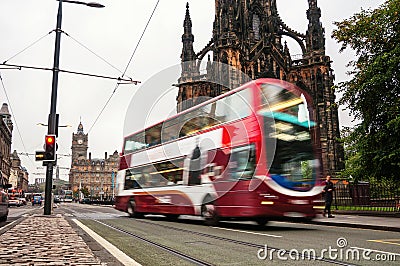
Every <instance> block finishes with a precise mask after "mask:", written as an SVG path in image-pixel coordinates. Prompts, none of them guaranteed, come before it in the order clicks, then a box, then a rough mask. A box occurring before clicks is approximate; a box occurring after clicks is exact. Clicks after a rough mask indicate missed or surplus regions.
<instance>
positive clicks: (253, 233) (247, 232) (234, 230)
mask: <svg viewBox="0 0 400 266" xmlns="http://www.w3.org/2000/svg"><path fill="white" fill-rule="evenodd" d="M212 228H216V229H221V230H227V231H233V232H239V233H246V234H252V235H260V236H269V237H282V236H278V235H270V234H263V233H256V232H249V231H242V230H236V229H229V228H222V227H215V226H212Z"/></svg>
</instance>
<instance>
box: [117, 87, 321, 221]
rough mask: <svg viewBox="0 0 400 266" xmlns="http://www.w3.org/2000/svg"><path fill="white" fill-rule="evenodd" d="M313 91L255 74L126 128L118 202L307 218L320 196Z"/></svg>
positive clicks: (137, 209)
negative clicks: (219, 92) (198, 100)
mask: <svg viewBox="0 0 400 266" xmlns="http://www.w3.org/2000/svg"><path fill="white" fill-rule="evenodd" d="M311 107H312V103H311V98H310V96H309V95H307V93H305V92H304V91H302V90H301V89H299V88H298V87H296V86H295V85H293V84H291V83H288V82H285V81H281V80H276V79H258V80H255V81H251V82H249V83H247V84H245V85H243V86H241V87H240V88H237V89H235V90H232V91H229V92H227V93H225V94H223V95H221V96H219V97H216V98H213V99H210V100H208V101H205V102H203V103H201V104H198V105H196V106H194V107H192V108H190V109H187V110H185V111H183V112H181V113H179V114H177V115H175V116H174V117H171V118H169V119H167V120H165V121H162V122H160V123H158V124H155V125H153V126H151V127H148V128H146V129H144V130H141V131H139V132H136V133H134V134H132V135H129V136H127V137H125V138H124V147H123V152H122V156H121V161H120V169H119V172H118V175H117V196H116V202H115V208H116V209H118V210H122V211H125V212H128V213H129V215H130V216H131V217H142V216H144V215H145V214H163V215H165V216H167V217H170V218H176V217H178V216H179V215H199V216H203V217H204V218H205V221H206V223H207V224H216V223H217V222H218V221H219V220H225V219H245V220H253V221H256V222H257V223H259V224H265V223H267V222H268V221H269V220H276V219H282V218H284V217H287V218H293V217H296V218H303V219H312V218H314V217H315V215H316V209H318V207H319V206H317V205H320V198H321V197H320V193H321V191H322V187H321V184H320V182H319V175H320V172H321V171H320V163H319V160H318V159H317V158H318V156H317V147H318V139H319V138H318V136H317V135H318V134H317V130H316V123H315V122H314V121H313V120H314V119H313V117H314V114H315V112H314V111H313V110H312V108H311Z"/></svg>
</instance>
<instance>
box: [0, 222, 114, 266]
mask: <svg viewBox="0 0 400 266" xmlns="http://www.w3.org/2000/svg"><path fill="white" fill-rule="evenodd" d="M0 254H1V260H0V265H10V264H13V265H35V266H36V265H106V264H105V263H102V262H101V261H100V260H99V259H98V258H96V256H95V255H94V254H93V252H92V251H91V250H90V248H89V247H88V245H87V244H86V243H85V242H84V241H83V239H82V238H81V237H80V236H79V235H78V233H77V232H76V231H75V230H74V229H73V228H72V226H71V225H70V224H69V223H68V222H67V220H66V219H65V218H64V217H63V216H62V215H61V214H56V215H50V216H47V215H46V216H44V215H37V214H35V215H32V216H29V217H27V218H26V219H25V220H23V221H22V222H20V223H18V224H17V225H15V226H14V227H12V228H10V229H9V230H8V231H6V232H5V233H3V234H2V235H0Z"/></svg>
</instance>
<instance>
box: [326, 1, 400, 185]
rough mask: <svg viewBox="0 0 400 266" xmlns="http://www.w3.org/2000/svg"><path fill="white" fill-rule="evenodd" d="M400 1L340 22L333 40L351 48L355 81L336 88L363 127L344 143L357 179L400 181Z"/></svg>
mask: <svg viewBox="0 0 400 266" xmlns="http://www.w3.org/2000/svg"><path fill="white" fill-rule="evenodd" d="M399 11H400V0H387V1H386V2H385V3H384V4H383V5H382V6H380V7H379V8H377V9H375V10H363V11H361V12H360V13H358V14H355V15H354V16H352V17H351V18H349V19H346V20H344V21H342V22H335V25H336V26H337V27H338V28H337V29H336V30H335V31H334V32H333V34H332V37H333V38H335V39H336V40H337V41H338V42H339V43H341V44H342V47H341V51H343V50H345V49H347V48H352V49H354V50H355V51H356V54H357V60H355V61H352V62H350V63H349V65H348V66H350V67H351V70H350V71H349V74H350V75H352V79H351V80H349V81H346V82H343V83H341V84H339V85H338V89H339V91H341V92H343V96H342V98H341V99H340V103H341V104H346V105H347V106H348V108H349V109H350V111H351V113H352V114H353V115H354V116H355V118H356V119H357V120H360V121H361V122H360V124H358V125H356V126H355V127H354V128H352V129H350V130H349V131H348V135H347V137H345V139H344V141H345V148H346V157H347V158H346V159H347V161H346V169H345V170H344V172H342V175H350V174H351V175H352V176H353V177H354V178H355V179H364V180H366V179H369V178H372V177H374V178H378V179H381V178H383V177H386V178H389V179H391V180H395V179H398V177H399V173H400V16H399Z"/></svg>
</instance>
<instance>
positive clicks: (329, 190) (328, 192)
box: [322, 175, 335, 218]
mask: <svg viewBox="0 0 400 266" xmlns="http://www.w3.org/2000/svg"><path fill="white" fill-rule="evenodd" d="M334 190H335V187H334V186H333V183H332V181H331V176H329V175H328V176H326V180H325V187H324V189H323V190H322V192H324V193H325V209H324V214H323V215H324V217H325V216H326V214H328V218H334V217H335V216H333V215H332V214H331V205H332V201H333V191H334Z"/></svg>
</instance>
